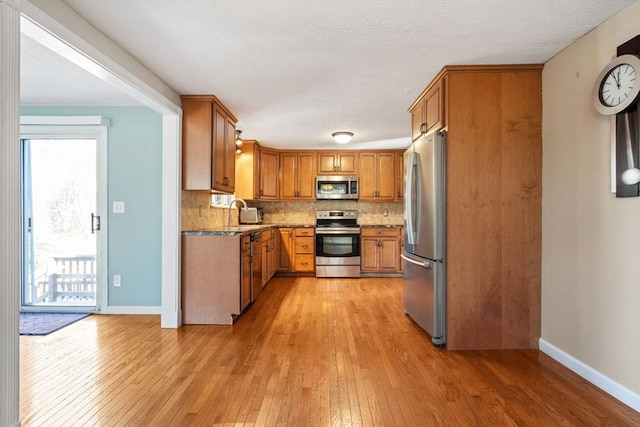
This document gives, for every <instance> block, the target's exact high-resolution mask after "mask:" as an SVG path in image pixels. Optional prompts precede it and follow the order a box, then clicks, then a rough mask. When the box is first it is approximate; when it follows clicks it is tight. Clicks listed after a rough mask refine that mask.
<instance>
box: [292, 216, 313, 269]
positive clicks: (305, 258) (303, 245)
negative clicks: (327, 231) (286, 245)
mask: <svg viewBox="0 0 640 427" xmlns="http://www.w3.org/2000/svg"><path fill="white" fill-rule="evenodd" d="M315 231H316V230H315V228H310V227H305V228H295V229H294V232H293V234H294V236H293V237H294V240H293V241H294V244H293V247H294V250H295V254H294V264H293V267H294V268H293V271H294V272H300V273H313V272H314V271H316V237H315V236H316V233H315Z"/></svg>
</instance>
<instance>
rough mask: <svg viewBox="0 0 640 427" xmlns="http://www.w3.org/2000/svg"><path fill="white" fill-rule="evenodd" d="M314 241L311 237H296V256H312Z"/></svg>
mask: <svg viewBox="0 0 640 427" xmlns="http://www.w3.org/2000/svg"><path fill="white" fill-rule="evenodd" d="M314 246H315V239H314V238H313V237H296V242H295V250H296V254H313V253H314V249H315V247H314Z"/></svg>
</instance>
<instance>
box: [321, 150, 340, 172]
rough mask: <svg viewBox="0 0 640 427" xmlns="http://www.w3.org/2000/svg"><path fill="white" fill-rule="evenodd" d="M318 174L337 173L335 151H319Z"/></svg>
mask: <svg viewBox="0 0 640 427" xmlns="http://www.w3.org/2000/svg"><path fill="white" fill-rule="evenodd" d="M316 156H317V157H318V175H335V174H336V166H337V165H336V156H335V154H334V153H317V154H316Z"/></svg>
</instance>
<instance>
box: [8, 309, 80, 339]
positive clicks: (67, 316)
mask: <svg viewBox="0 0 640 427" xmlns="http://www.w3.org/2000/svg"><path fill="white" fill-rule="evenodd" d="M90 315H91V313H20V335H48V334H50V333H51V332H54V331H57V330H58V329H62V328H64V327H65V326H68V325H70V324H72V323H73V322H77V321H78V320H80V319H84V318H85V317H87V316H90Z"/></svg>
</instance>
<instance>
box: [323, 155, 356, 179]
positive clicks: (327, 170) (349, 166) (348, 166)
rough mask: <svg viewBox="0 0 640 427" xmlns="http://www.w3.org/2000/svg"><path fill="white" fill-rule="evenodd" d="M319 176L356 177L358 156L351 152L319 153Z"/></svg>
mask: <svg viewBox="0 0 640 427" xmlns="http://www.w3.org/2000/svg"><path fill="white" fill-rule="evenodd" d="M317 158H318V175H356V173H357V172H358V169H357V168H358V154H357V153H354V152H349V151H346V152H345V151H342V152H329V151H327V152H322V151H320V152H318V155H317Z"/></svg>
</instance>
